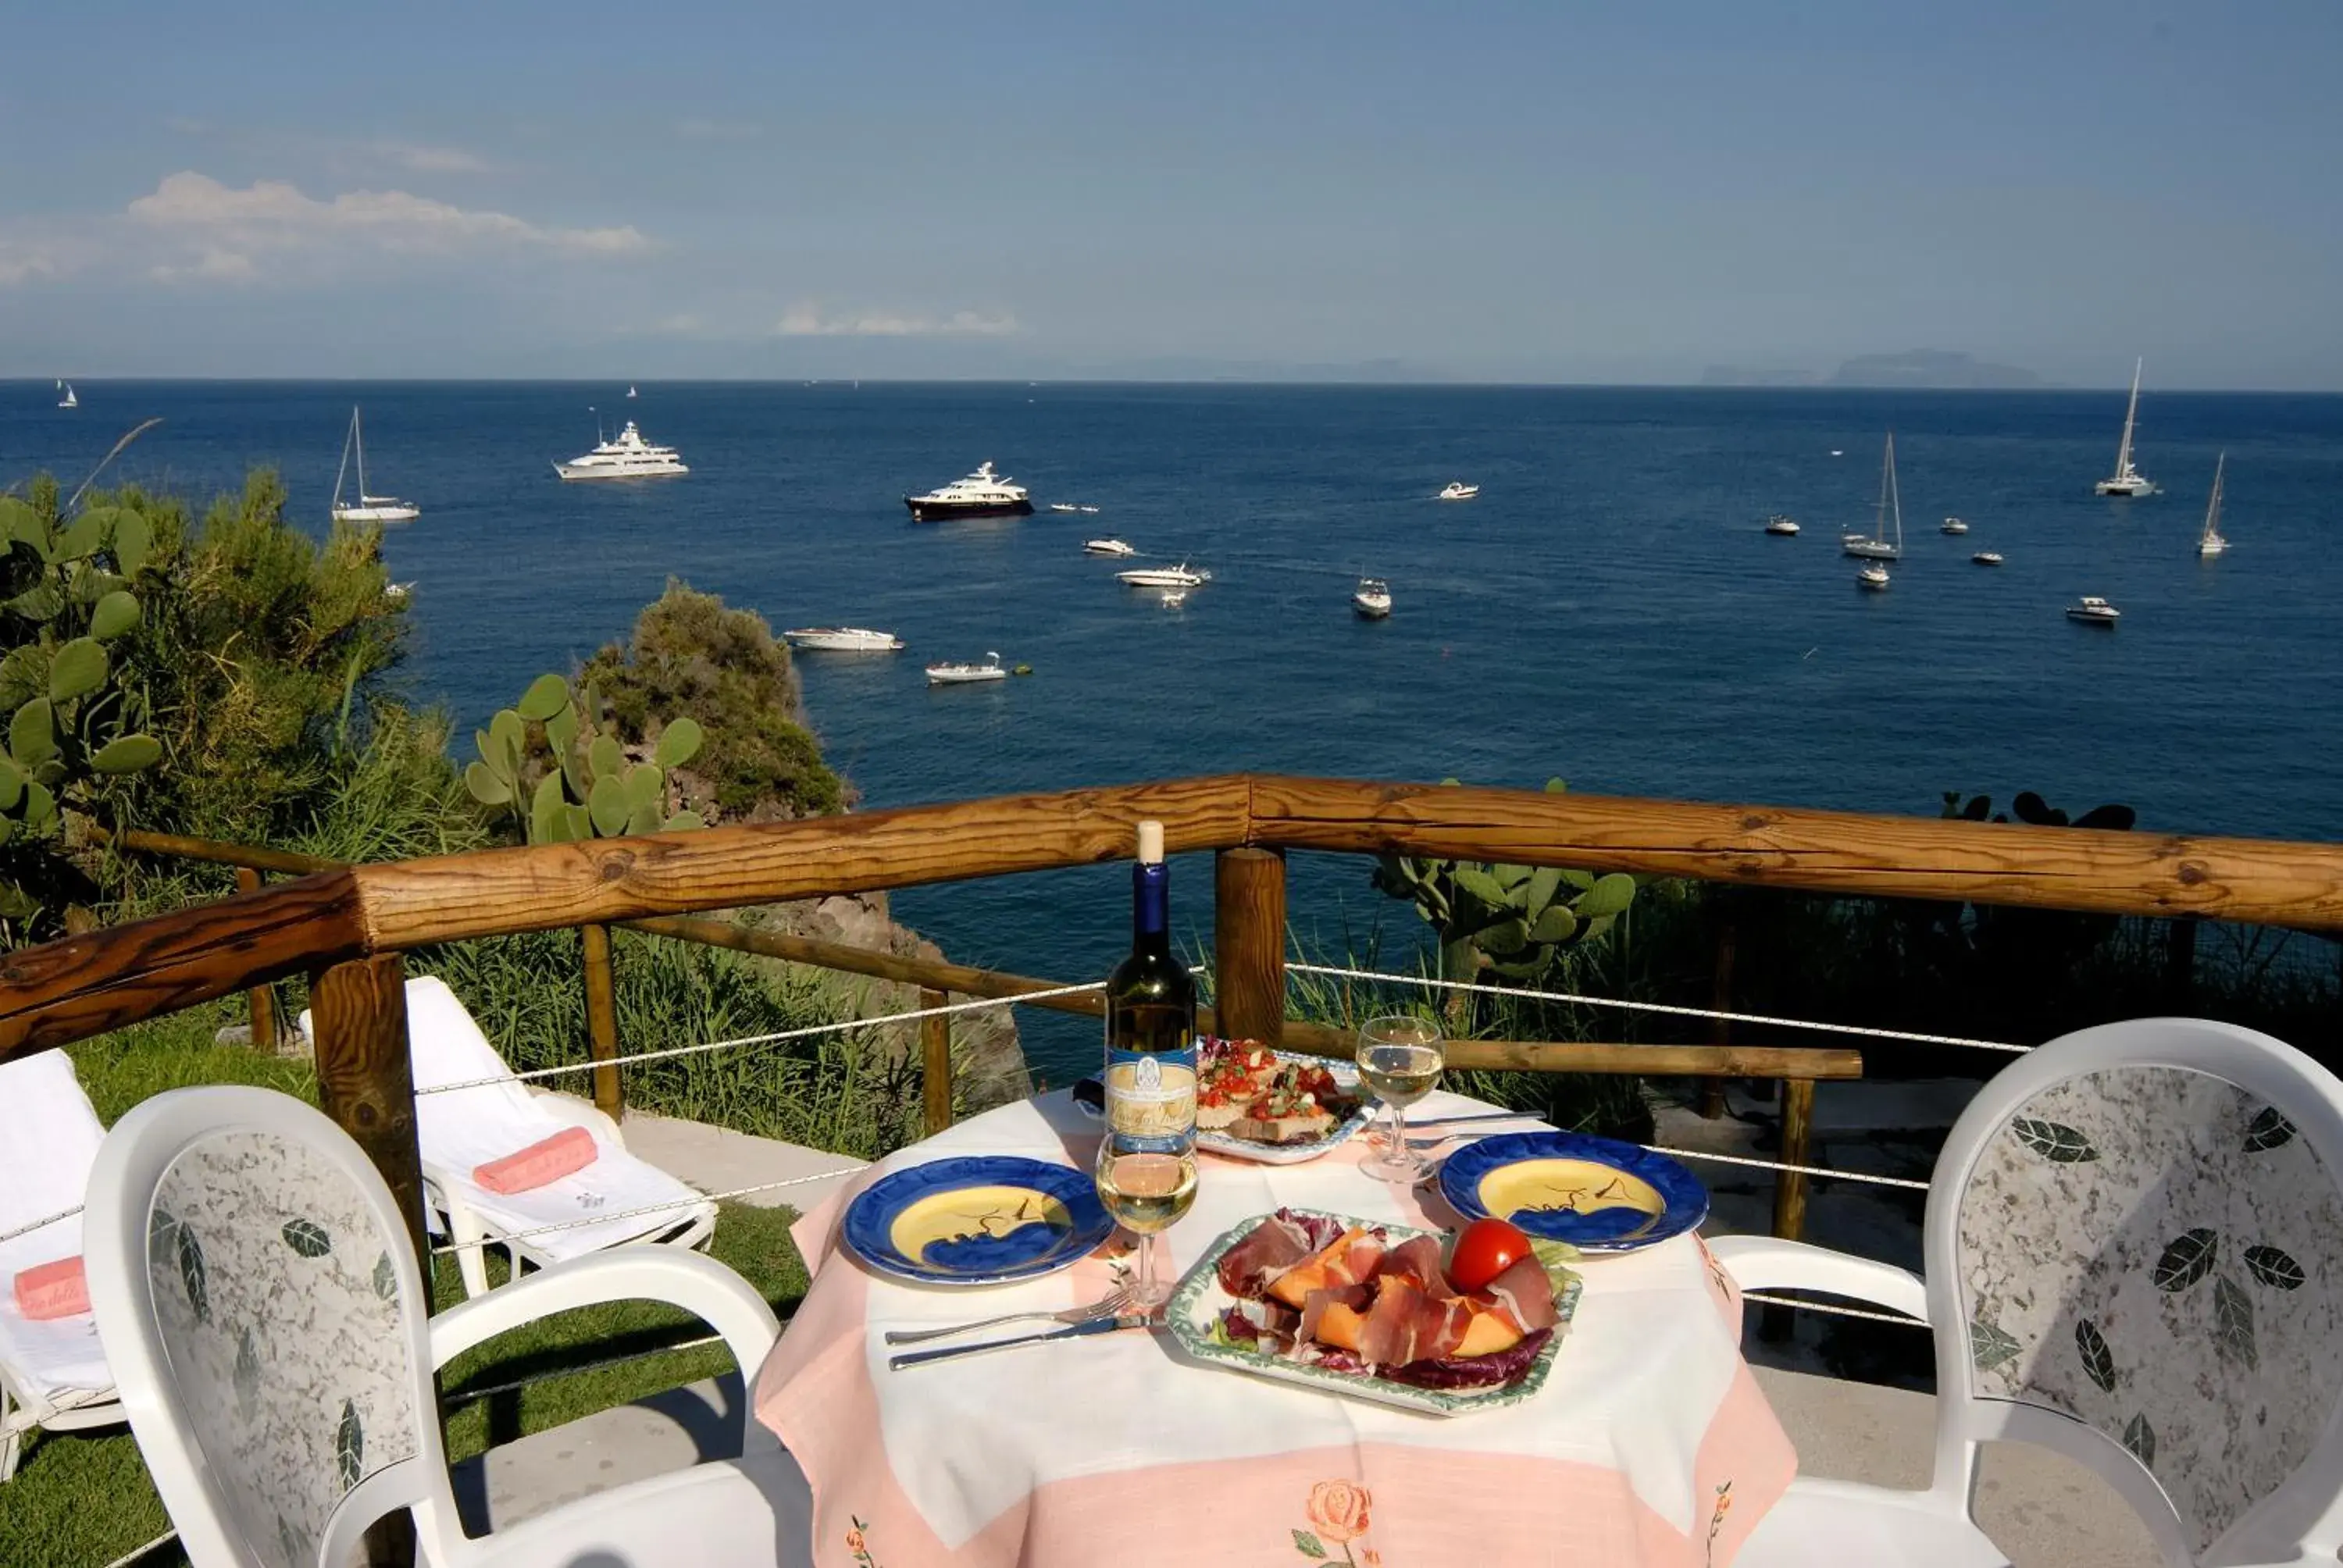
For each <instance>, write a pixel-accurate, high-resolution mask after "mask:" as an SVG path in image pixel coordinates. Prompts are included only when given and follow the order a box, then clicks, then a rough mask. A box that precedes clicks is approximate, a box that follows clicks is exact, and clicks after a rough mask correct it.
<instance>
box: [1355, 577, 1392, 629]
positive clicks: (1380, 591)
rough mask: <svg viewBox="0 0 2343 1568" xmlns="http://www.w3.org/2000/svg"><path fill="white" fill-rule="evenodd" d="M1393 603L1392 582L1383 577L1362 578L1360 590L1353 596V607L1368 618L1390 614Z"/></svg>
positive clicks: (1377, 617)
mask: <svg viewBox="0 0 2343 1568" xmlns="http://www.w3.org/2000/svg"><path fill="white" fill-rule="evenodd" d="M1391 604H1392V600H1391V584H1389V583H1387V582H1385V581H1383V578H1360V579H1359V589H1358V591H1357V592H1356V593H1354V594H1353V595H1352V596H1351V608H1353V610H1356V611H1357V612H1358V613H1359V615H1360V616H1361V617H1363V618H1365V619H1367V620H1382V619H1383V618H1385V617H1386V616H1388V615H1390V614H1391Z"/></svg>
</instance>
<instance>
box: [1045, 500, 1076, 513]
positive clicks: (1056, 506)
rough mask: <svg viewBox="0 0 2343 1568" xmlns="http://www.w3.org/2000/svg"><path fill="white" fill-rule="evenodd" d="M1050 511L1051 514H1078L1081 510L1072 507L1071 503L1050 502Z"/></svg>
mask: <svg viewBox="0 0 2343 1568" xmlns="http://www.w3.org/2000/svg"><path fill="white" fill-rule="evenodd" d="M1050 509H1051V511H1053V512H1079V511H1081V508H1080V507H1078V506H1076V505H1074V504H1073V502H1071V501H1051V503H1050Z"/></svg>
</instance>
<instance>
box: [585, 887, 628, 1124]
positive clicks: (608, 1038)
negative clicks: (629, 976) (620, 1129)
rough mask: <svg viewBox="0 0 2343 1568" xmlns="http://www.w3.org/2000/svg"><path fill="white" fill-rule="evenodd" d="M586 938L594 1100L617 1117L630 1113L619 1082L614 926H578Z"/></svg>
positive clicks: (588, 1038) (587, 1014)
mask: <svg viewBox="0 0 2343 1568" xmlns="http://www.w3.org/2000/svg"><path fill="white" fill-rule="evenodd" d="M578 930H579V931H580V932H581V933H583V934H584V936H585V938H586V1038H587V1040H588V1044H589V1045H590V1047H591V1049H592V1050H593V1052H594V1060H595V1063H596V1065H595V1068H594V1103H595V1105H596V1106H597V1107H598V1109H599V1110H600V1111H601V1112H602V1114H603V1115H605V1116H607V1117H608V1118H609V1119H610V1120H611V1121H618V1119H619V1118H620V1117H622V1116H624V1115H625V1114H626V1113H627V1097H626V1094H625V1093H624V1091H621V1089H620V1088H619V1086H618V983H617V980H616V979H615V978H614V977H613V976H612V974H611V972H610V928H609V927H608V926H601V925H586V926H580V927H578Z"/></svg>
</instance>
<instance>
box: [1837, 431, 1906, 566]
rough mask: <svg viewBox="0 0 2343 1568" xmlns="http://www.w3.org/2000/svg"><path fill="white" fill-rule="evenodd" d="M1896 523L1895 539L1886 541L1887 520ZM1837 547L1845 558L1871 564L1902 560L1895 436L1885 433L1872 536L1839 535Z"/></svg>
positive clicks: (1894, 434) (1902, 530)
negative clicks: (1865, 561)
mask: <svg viewBox="0 0 2343 1568" xmlns="http://www.w3.org/2000/svg"><path fill="white" fill-rule="evenodd" d="M1891 516H1892V517H1893V518H1895V520H1896V539H1895V542H1894V543H1892V544H1891V543H1889V542H1888V538H1887V526H1888V518H1890V517H1891ZM1838 542H1839V547H1840V548H1842V549H1844V550H1845V551H1846V553H1847V554H1848V555H1851V556H1861V557H1862V558H1864V559H1865V560H1870V561H1896V560H1902V559H1903V558H1904V503H1903V500H1902V498H1899V497H1898V496H1897V495H1896V432H1895V431H1893V430H1890V431H1888V432H1887V455H1886V457H1884V458H1882V459H1881V460H1880V465H1879V509H1878V511H1877V513H1876V515H1875V516H1874V517H1873V518H1872V522H1871V533H1870V535H1869V536H1868V537H1865V535H1862V534H1841V535H1840V536H1839V541H1838Z"/></svg>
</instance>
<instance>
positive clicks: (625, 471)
mask: <svg viewBox="0 0 2343 1568" xmlns="http://www.w3.org/2000/svg"><path fill="white" fill-rule="evenodd" d="M553 471H554V472H555V473H557V474H558V475H560V476H561V477H563V478H565V479H651V478H658V477H662V476H664V475H669V474H689V472H691V470H690V469H689V468H687V467H684V466H683V459H682V458H681V457H678V456H676V451H675V448H674V447H654V446H652V445H651V444H650V443H649V441H646V440H644V439H643V433H642V432H641V431H640V430H638V429H636V428H635V422H634V421H633V420H632V419H629V420H628V421H627V424H626V427H625V428H624V429H622V430H620V431H619V432H618V437H617V438H616V439H613V440H608V441H604V442H603V443H602V444H601V445H600V446H598V447H595V448H594V449H593V450H592V451H590V452H588V453H587V454H586V455H585V456H584V457H572V458H571V459H570V460H569V461H568V462H567V463H556V464H554V465H553Z"/></svg>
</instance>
